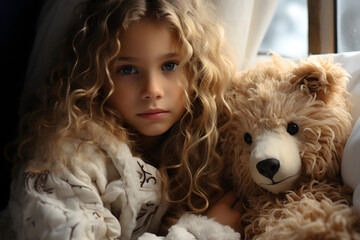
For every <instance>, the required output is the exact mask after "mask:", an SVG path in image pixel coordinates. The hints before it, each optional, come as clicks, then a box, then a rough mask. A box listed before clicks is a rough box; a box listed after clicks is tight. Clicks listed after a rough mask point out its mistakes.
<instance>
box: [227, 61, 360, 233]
mask: <svg viewBox="0 0 360 240" xmlns="http://www.w3.org/2000/svg"><path fill="white" fill-rule="evenodd" d="M348 79H349V75H348V73H347V72H346V71H345V70H344V69H343V68H342V67H341V66H340V65H338V64H335V63H334V62H333V60H332V59H331V58H330V57H321V58H320V57H315V56H310V57H307V58H304V59H302V60H299V61H297V62H294V61H291V60H287V59H284V58H282V57H280V56H278V55H276V54H274V55H273V56H272V58H271V61H268V62H263V63H259V64H258V65H256V66H255V67H253V68H252V69H250V70H248V71H244V72H241V73H239V74H238V75H237V76H236V78H235V80H234V81H233V83H232V84H231V87H230V88H229V90H228V91H227V93H226V100H227V102H228V104H229V107H230V108H232V110H233V114H232V117H231V120H230V121H229V122H228V124H227V125H226V127H224V128H223V129H222V130H221V131H220V134H221V151H222V156H223V157H224V159H225V161H226V163H227V165H228V166H229V167H228V169H227V173H226V176H230V177H229V178H230V180H231V182H232V184H233V187H234V189H235V191H236V193H237V194H238V201H240V202H241V203H242V205H243V211H242V214H241V220H240V226H241V229H242V231H241V235H242V239H277V240H281V239H286V240H289V239H296V240H299V239H360V217H359V215H358V214H357V213H356V211H355V210H354V208H353V207H352V202H351V199H352V198H351V197H352V193H353V191H352V190H351V188H350V187H349V186H346V185H345V184H344V183H343V181H342V178H341V174H340V166H341V155H342V151H343V148H344V145H345V143H346V140H347V138H348V136H349V134H350V132H351V115H350V113H349V109H350V106H349V103H348V100H347V99H348V95H349V94H348V92H347V90H346V84H347V82H348ZM359 147H360V146H359Z"/></svg>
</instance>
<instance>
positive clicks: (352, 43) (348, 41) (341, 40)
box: [336, 0, 360, 52]
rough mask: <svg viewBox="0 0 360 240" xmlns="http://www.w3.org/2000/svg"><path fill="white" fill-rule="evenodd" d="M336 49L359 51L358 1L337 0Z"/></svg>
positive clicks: (340, 50) (359, 6)
mask: <svg viewBox="0 0 360 240" xmlns="http://www.w3.org/2000/svg"><path fill="white" fill-rule="evenodd" d="M336 8H337V24H336V25H337V51H338V52H349V51H360V15H359V10H360V1H359V0H346V1H344V0H338V1H337V2H336Z"/></svg>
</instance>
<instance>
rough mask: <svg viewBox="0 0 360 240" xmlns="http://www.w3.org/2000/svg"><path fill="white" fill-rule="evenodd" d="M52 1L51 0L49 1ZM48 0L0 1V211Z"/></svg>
mask: <svg viewBox="0 0 360 240" xmlns="http://www.w3.org/2000/svg"><path fill="white" fill-rule="evenodd" d="M49 1H52V0H49ZM43 2H45V0H0V27H1V32H0V48H1V51H0V54H1V63H0V66H1V68H0V70H1V71H0V79H1V81H0V89H1V94H0V96H1V99H0V103H1V108H0V112H1V118H2V119H1V122H0V123H1V125H0V126H2V130H1V135H0V136H1V142H0V147H1V149H0V151H1V152H0V153H1V155H0V156H1V158H0V183H1V186H0V187H1V188H0V191H1V192H0V200H1V201H0V210H2V209H4V208H5V207H6V206H7V202H8V199H9V194H10V189H9V187H10V181H11V167H12V164H11V162H10V161H9V160H7V158H6V154H5V152H4V151H5V149H6V148H7V149H8V152H9V154H11V153H13V152H14V147H11V146H10V147H6V146H8V145H9V143H11V142H12V141H13V140H14V139H15V138H16V136H17V126H18V121H19V115H18V109H19V100H20V96H21V92H22V88H23V83H24V79H25V74H26V69H27V64H28V61H29V57H30V53H31V49H32V45H33V41H34V37H35V34H36V23H37V19H38V16H39V14H40V10H41V7H42V5H43Z"/></svg>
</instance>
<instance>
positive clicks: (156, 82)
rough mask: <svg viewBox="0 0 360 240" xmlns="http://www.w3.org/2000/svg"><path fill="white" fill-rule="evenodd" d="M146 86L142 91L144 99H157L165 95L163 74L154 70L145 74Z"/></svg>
mask: <svg viewBox="0 0 360 240" xmlns="http://www.w3.org/2000/svg"><path fill="white" fill-rule="evenodd" d="M143 81H144V85H143V86H144V87H143V91H142V96H141V97H142V99H144V100H155V99H161V98H162V97H163V96H164V88H163V83H162V79H161V76H159V74H156V73H154V72H149V73H147V74H146V75H145V76H144V79H143Z"/></svg>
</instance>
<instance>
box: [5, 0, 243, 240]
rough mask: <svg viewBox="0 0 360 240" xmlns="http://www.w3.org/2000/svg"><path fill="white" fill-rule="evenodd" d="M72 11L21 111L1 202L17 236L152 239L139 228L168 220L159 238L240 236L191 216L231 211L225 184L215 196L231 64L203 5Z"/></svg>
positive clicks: (107, 1)
mask: <svg viewBox="0 0 360 240" xmlns="http://www.w3.org/2000/svg"><path fill="white" fill-rule="evenodd" d="M77 11H78V12H77V14H76V16H77V18H76V21H75V22H74V24H73V27H72V28H71V29H70V31H69V34H68V37H67V38H66V41H65V43H64V48H63V54H62V55H61V60H60V64H59V65H58V66H57V68H56V69H55V70H54V71H53V72H52V74H51V77H50V82H49V84H48V85H47V88H45V89H44V91H43V95H42V102H41V105H40V106H39V107H38V108H37V109H36V110H35V111H33V112H32V113H30V114H28V116H27V117H26V119H25V120H24V125H23V130H24V131H25V133H24V134H23V138H22V141H21V143H20V144H19V150H18V158H19V159H20V163H21V166H20V167H18V175H17V177H16V178H15V179H14V181H13V184H12V194H11V199H10V202H9V208H10V212H11V216H12V221H13V226H12V227H13V230H14V231H15V233H16V235H17V238H18V239H138V238H139V239H159V238H161V237H157V236H156V235H154V234H150V233H146V232H153V233H156V232H158V231H159V226H160V225H162V226H171V225H172V227H171V228H170V229H169V231H168V233H167V236H166V238H169V239H238V238H239V237H240V236H239V234H238V233H235V232H234V230H233V229H231V228H230V227H229V226H224V225H221V224H219V223H217V222H215V221H213V220H212V219H210V218H206V217H205V216H200V215H195V214H196V213H205V214H206V213H207V214H208V216H209V217H215V218H216V220H217V221H219V222H220V223H223V224H227V225H235V223H237V221H238V217H239V213H238V211H237V207H235V209H231V207H230V206H233V205H234V204H233V203H234V201H235V199H234V196H232V194H227V195H225V197H224V198H223V199H221V200H220V201H219V202H218V203H217V204H214V203H215V202H216V201H217V200H218V199H219V198H218V196H219V195H221V194H222V193H223V183H222V181H221V179H220V175H221V174H220V173H221V171H222V169H223V163H222V161H221V158H220V156H219V155H218V154H217V152H216V145H217V140H218V130H217V128H218V127H219V123H218V122H219V119H222V120H223V119H225V120H226V118H227V117H228V116H230V115H231V112H230V110H229V109H228V107H227V105H226V103H225V102H224V99H223V92H224V90H225V88H226V86H227V83H228V81H229V80H230V79H231V78H232V76H233V74H234V67H233V65H232V64H231V62H230V61H229V58H228V56H227V55H226V54H225V52H224V43H223V31H222V29H221V28H220V26H219V25H218V24H216V22H217V21H218V19H216V18H215V14H214V11H213V9H212V7H211V5H209V4H207V3H206V2H205V1H203V0H201V1H200V0H188V1H183V0H178V1H176V0H128V1H126V0H102V1H94V0H92V1H86V2H84V3H83V4H81V5H80V6H79V7H78V9H77ZM213 205H214V206H213ZM237 205H238V204H235V206H237ZM210 206H213V207H212V208H211V209H210V210H209V211H207V210H208V209H209V207H210ZM224 206H225V208H224ZM224 209H225V210H226V211H228V212H229V215H224V219H225V220H222V218H221V217H219V216H218V215H219V211H221V213H223V210H224ZM166 211H167V214H166V215H165V217H164V218H163V215H164V213H165V212H166ZM189 213H195V214H189ZM162 218H163V222H164V223H163V224H160V222H161V221H162ZM179 218H180V219H179ZM226 221H227V222H226Z"/></svg>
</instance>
